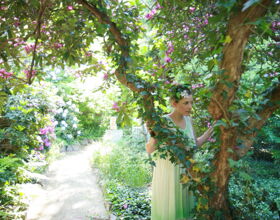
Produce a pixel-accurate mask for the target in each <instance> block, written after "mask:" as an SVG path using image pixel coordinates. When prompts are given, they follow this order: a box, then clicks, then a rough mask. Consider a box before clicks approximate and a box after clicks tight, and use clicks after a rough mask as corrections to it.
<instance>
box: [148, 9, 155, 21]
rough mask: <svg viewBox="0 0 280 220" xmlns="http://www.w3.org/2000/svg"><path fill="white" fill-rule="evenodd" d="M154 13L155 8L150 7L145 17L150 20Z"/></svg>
mask: <svg viewBox="0 0 280 220" xmlns="http://www.w3.org/2000/svg"><path fill="white" fill-rule="evenodd" d="M155 14H156V10H155V9H152V11H150V12H149V13H148V14H146V15H145V18H147V19H148V20H150V19H152V18H153V17H154V15H155Z"/></svg>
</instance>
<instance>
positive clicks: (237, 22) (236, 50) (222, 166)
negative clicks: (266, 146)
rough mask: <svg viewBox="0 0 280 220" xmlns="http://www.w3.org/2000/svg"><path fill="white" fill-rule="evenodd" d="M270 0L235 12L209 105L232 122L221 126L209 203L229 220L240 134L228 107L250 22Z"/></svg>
mask: <svg viewBox="0 0 280 220" xmlns="http://www.w3.org/2000/svg"><path fill="white" fill-rule="evenodd" d="M245 2H246V1H242V5H243V4H244V3H245ZM270 3H271V1H270V0H263V1H262V2H261V3H260V4H257V5H255V6H251V7H250V8H248V9H247V10H245V11H243V12H242V11H240V12H239V13H235V14H233V15H232V16H231V17H230V20H229V23H228V30H227V36H229V37H230V39H231V41H230V42H229V43H226V44H225V46H224V49H223V59H222V61H221V64H220V68H221V70H223V71H224V72H223V73H222V74H221V77H220V79H219V81H218V83H217V86H216V87H215V89H214V91H213V95H212V97H211V102H210V104H209V106H208V110H209V112H210V114H211V115H212V117H213V118H214V119H215V120H219V119H221V118H225V119H226V121H227V122H228V126H227V127H224V126H220V130H221V134H220V140H221V145H220V151H219V153H218V154H217V155H216V157H215V160H214V166H215V171H214V172H213V173H212V174H211V179H212V180H213V182H214V184H215V186H216V192H215V194H214V196H213V197H212V198H211V199H210V202H209V207H210V209H213V210H215V211H221V212H222V213H223V215H224V216H223V218H225V219H229V220H230V219H232V216H231V213H230V208H229V203H228V198H227V188H228V182H229V177H230V173H231V169H230V166H229V163H228V159H229V158H232V159H236V154H233V153H231V152H232V151H231V150H232V149H234V147H235V145H236V140H237V136H238V134H237V130H236V129H234V128H233V127H230V120H231V119H232V116H231V114H230V112H229V111H228V109H229V107H230V106H231V104H232V102H233V100H234V99H235V93H236V91H237V89H238V87H239V82H240V78H241V74H242V70H241V64H242V60H243V53H244V49H245V45H246V43H247V41H248V38H249V36H250V34H251V32H252V28H253V25H252V24H248V22H253V21H255V20H256V19H257V18H260V17H262V16H263V15H264V14H265V13H266V10H267V7H268V6H269V4H270ZM242 5H241V6H242ZM246 22H247V24H246ZM224 81H227V82H228V84H231V85H232V86H227V85H228V84H225V83H224ZM213 218H214V215H213V216H211V217H210V219H213Z"/></svg>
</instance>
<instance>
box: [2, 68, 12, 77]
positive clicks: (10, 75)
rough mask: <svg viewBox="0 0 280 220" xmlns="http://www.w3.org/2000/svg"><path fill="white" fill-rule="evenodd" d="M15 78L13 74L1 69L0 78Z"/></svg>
mask: <svg viewBox="0 0 280 220" xmlns="http://www.w3.org/2000/svg"><path fill="white" fill-rule="evenodd" d="M12 76H13V73H11V72H7V71H6V70H5V69H0V77H1V78H3V79H8V78H10V77H12Z"/></svg>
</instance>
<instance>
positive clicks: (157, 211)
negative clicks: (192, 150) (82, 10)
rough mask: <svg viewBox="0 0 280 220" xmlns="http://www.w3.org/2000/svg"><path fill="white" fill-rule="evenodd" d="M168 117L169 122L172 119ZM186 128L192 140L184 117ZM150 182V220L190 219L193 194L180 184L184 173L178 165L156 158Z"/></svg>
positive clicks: (185, 132)
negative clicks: (181, 175)
mask: <svg viewBox="0 0 280 220" xmlns="http://www.w3.org/2000/svg"><path fill="white" fill-rule="evenodd" d="M166 117H168V118H169V119H170V120H171V121H172V119H171V118H170V117H169V116H166ZM185 121H186V128H185V129H184V130H183V132H184V134H186V135H187V136H188V137H189V138H191V139H193V140H194V132H193V128H192V124H191V119H190V117H189V116H185ZM155 164H156V166H155V167H154V170H153V180H152V214H151V215H152V216H151V219H152V220H182V219H191V217H192V215H191V210H192V209H193V207H194V197H193V193H192V192H191V191H189V190H188V187H183V185H182V184H181V183H180V174H181V173H183V172H184V170H183V169H182V168H180V166H179V165H177V164H173V163H171V162H170V161H169V159H168V158H166V159H162V158H156V159H155Z"/></svg>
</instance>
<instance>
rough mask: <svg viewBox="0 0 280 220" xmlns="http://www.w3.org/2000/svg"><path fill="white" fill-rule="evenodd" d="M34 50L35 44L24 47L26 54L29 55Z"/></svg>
mask: <svg viewBox="0 0 280 220" xmlns="http://www.w3.org/2000/svg"><path fill="white" fill-rule="evenodd" d="M34 48H35V44H27V45H26V46H25V47H24V50H25V52H26V53H27V54H29V53H30V52H31V51H33V50H34Z"/></svg>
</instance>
